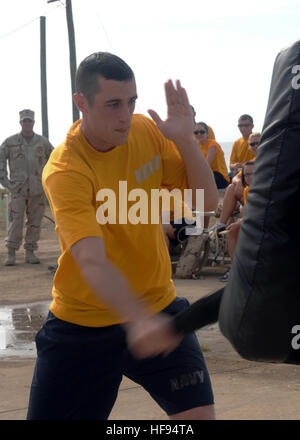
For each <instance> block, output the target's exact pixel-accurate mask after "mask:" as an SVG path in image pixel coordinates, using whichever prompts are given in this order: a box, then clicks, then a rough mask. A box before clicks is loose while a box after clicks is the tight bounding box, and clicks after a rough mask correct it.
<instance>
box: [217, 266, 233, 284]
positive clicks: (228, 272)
mask: <svg viewBox="0 0 300 440" xmlns="http://www.w3.org/2000/svg"><path fill="white" fill-rule="evenodd" d="M230 269H231V268H229V269H227V270H226V272H225V273H224V275H222V276H221V277H220V278H219V280H220V281H223V283H227V281H228V280H229V276H230Z"/></svg>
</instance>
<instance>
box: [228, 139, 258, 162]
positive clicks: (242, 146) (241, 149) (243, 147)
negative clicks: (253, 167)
mask: <svg viewBox="0 0 300 440" xmlns="http://www.w3.org/2000/svg"><path fill="white" fill-rule="evenodd" d="M253 159H255V155H254V154H253V153H252V151H251V150H250V149H249V145H248V140H245V139H244V138H243V137H241V138H240V139H238V140H237V141H235V143H234V144H233V147H232V151H231V155H230V164H233V163H237V162H241V163H245V162H247V161H248V160H253Z"/></svg>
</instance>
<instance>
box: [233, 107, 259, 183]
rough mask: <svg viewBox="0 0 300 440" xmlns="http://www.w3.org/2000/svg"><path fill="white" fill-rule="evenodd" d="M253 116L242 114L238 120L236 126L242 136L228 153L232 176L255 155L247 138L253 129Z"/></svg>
mask: <svg viewBox="0 0 300 440" xmlns="http://www.w3.org/2000/svg"><path fill="white" fill-rule="evenodd" d="M253 127H254V125H253V118H252V117H251V116H250V115H247V114H245V115H242V116H240V118H239V120H238V128H239V130H240V132H241V135H242V137H241V138H239V139H237V140H236V141H235V142H234V144H233V147H232V150H231V155H230V162H229V163H230V164H229V168H230V173H229V174H230V177H231V178H232V177H234V176H235V175H236V174H237V173H238V172H239V171H240V170H241V168H242V165H243V164H244V163H245V162H247V161H248V160H253V159H254V158H255V155H254V154H253V152H252V151H251V150H249V145H248V140H249V136H250V134H251V133H252V130H253Z"/></svg>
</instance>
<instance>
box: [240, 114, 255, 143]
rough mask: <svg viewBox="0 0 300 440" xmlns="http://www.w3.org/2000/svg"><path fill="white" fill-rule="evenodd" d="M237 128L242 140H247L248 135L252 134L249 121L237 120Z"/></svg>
mask: <svg viewBox="0 0 300 440" xmlns="http://www.w3.org/2000/svg"><path fill="white" fill-rule="evenodd" d="M238 127H239V130H240V132H241V134H242V136H243V138H245V139H248V137H249V135H250V134H251V132H252V129H253V124H252V122H251V121H250V119H239V120H238Z"/></svg>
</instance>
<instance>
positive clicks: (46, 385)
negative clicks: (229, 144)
mask: <svg viewBox="0 0 300 440" xmlns="http://www.w3.org/2000/svg"><path fill="white" fill-rule="evenodd" d="M165 92H166V99H167V105H168V117H167V119H166V120H165V121H163V120H161V118H160V117H159V115H158V114H157V113H156V112H155V111H154V110H149V114H150V116H151V117H152V119H153V121H154V122H153V121H152V120H151V119H148V118H147V117H145V116H143V115H138V114H135V115H133V112H134V108H135V101H136V99H137V91H136V84H135V78H134V73H133V72H132V70H131V68H130V67H129V66H128V65H127V64H126V63H125V62H124V61H123V60H121V59H120V58H119V57H117V56H115V55H112V54H109V53H103V52H98V53H95V54H92V55H90V56H89V57H87V58H86V59H84V60H83V61H82V62H81V64H80V66H79V67H78V70H77V73H76V93H75V95H74V100H75V103H76V105H77V107H78V109H79V110H80V111H81V113H82V120H79V121H77V122H75V123H74V124H73V126H72V127H71V128H70V130H69V132H68V134H67V137H66V139H65V141H64V142H63V143H62V144H61V145H60V146H58V147H57V148H56V149H55V150H54V152H53V154H52V155H51V158H50V160H49V162H48V164H47V166H46V168H45V170H44V173H43V185H44V189H45V192H46V195H47V197H48V200H49V203H50V206H51V210H52V213H53V216H54V220H55V223H56V232H57V235H58V237H59V241H60V246H61V252H62V254H61V256H60V258H59V267H58V269H57V272H56V274H55V277H54V281H53V290H52V295H53V301H52V304H51V306H50V312H49V315H48V318H47V320H46V321H45V323H44V325H43V327H42V329H41V331H40V332H39V333H38V335H37V338H36V343H37V354H38V356H37V362H36V367H35V372H34V377H33V382H32V386H31V394H30V401H29V408H28V416H27V417H28V419H30V420H32V419H107V418H108V417H109V414H110V411H111V409H112V407H113V405H114V402H115V399H116V396H117V393H118V388H119V385H120V382H121V380H122V376H123V375H126V376H128V377H130V378H131V379H132V380H134V381H136V382H137V383H139V384H140V385H142V386H143V387H144V388H145V389H147V391H148V392H149V393H150V394H151V395H152V396H153V397H154V399H155V400H156V402H157V403H158V404H159V405H160V406H161V408H163V409H164V411H166V413H167V414H168V415H169V416H170V417H171V418H173V419H207V418H213V417H214V406H213V393H212V389H211V384H210V379H209V374H208V371H207V368H206V366H205V361H204V359H203V355H202V353H201V349H200V346H199V343H198V341H197V338H196V337H195V335H192V336H191V337H188V338H186V337H184V338H183V339H182V340H181V338H178V337H177V336H175V334H174V332H173V330H172V328H171V327H170V325H166V326H165V331H164V332H163V334H162V335H161V337H160V338H159V339H158V340H155V341H153V342H152V343H149V344H144V343H143V333H144V332H147V331H149V330H153V329H156V328H157V327H159V328H160V326H161V325H163V324H164V323H169V322H170V318H169V317H168V315H170V314H174V313H177V312H178V311H180V310H181V309H182V308H185V307H186V303H187V301H186V300H185V299H180V298H176V293H175V289H174V285H173V282H172V280H171V267H170V259H169V256H168V250H167V247H166V244H165V241H164V238H163V232H162V228H161V224H160V222H159V221H157V222H155V221H154V220H152V214H153V203H152V199H151V197H152V195H153V191H154V190H156V191H159V190H161V189H162V188H165V189H168V190H173V189H175V188H179V189H181V190H182V189H184V188H185V187H187V185H188V186H189V188H191V189H192V190H193V192H194V196H195V190H196V189H197V188H203V189H204V191H205V195H206V197H205V201H204V206H205V209H206V210H212V209H215V206H216V204H217V201H218V193H217V189H216V186H215V183H214V180H213V176H212V173H211V171H210V169H209V167H208V165H207V162H206V161H205V159H204V158H203V155H202V154H201V152H200V150H199V149H198V148H197V144H196V142H195V139H194V137H193V118H192V114H191V109H190V104H189V101H188V97H187V94H186V91H185V89H183V88H182V86H181V84H180V82H179V81H177V82H176V84H175V85H174V84H173V82H172V81H170V80H169V81H168V82H167V83H166V84H165ZM194 198H195V197H194ZM149 207H150V209H149ZM158 214H159V210H158ZM158 217H159V216H158ZM162 311H163V312H164V313H163V314H160V313H159V312H162ZM180 340H181V342H180ZM179 342H180V345H178V344H179ZM175 347H176V348H175ZM172 350H174V351H172ZM171 351H172V353H171V354H169V355H168V356H162V355H159V354H160V353H164V354H167V353H170V352H171ZM140 358H143V359H142V360H141V359H140Z"/></svg>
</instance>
